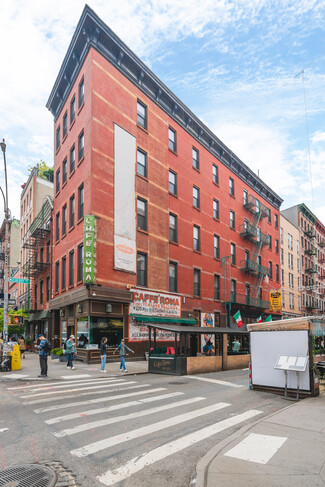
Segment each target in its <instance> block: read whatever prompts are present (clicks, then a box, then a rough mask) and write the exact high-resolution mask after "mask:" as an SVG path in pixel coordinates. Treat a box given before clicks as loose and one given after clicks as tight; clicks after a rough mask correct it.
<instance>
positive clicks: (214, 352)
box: [147, 323, 250, 375]
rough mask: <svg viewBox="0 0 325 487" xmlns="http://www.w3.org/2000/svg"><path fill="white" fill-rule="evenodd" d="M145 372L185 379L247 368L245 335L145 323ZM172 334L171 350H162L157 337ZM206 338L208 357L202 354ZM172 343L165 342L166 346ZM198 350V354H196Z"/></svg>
mask: <svg viewBox="0 0 325 487" xmlns="http://www.w3.org/2000/svg"><path fill="white" fill-rule="evenodd" d="M147 325H148V328H149V341H148V362H149V363H148V370H149V372H151V373H156V374H169V375H186V374H200V373H205V372H217V371H221V370H230V369H239V368H245V367H248V364H249V361H250V355H249V334H248V332H247V330H241V329H240V328H238V327H237V328H220V327H203V326H183V325H174V324H167V323H147ZM158 331H159V332H161V331H163V332H169V334H173V336H174V343H173V346H165V347H162V346H160V344H159V341H158V340H157V333H158ZM209 338H210V340H211V343H212V348H211V351H210V352H211V354H206V353H202V350H203V345H204V344H205V343H206V342H207V340H208V339H209ZM170 343H172V341H169V344H170ZM198 350H200V352H198Z"/></svg>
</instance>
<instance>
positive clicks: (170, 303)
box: [129, 289, 181, 342]
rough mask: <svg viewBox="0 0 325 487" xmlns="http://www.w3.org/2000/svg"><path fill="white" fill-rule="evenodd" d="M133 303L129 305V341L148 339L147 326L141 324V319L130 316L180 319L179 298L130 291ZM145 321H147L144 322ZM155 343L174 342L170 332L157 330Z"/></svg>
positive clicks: (169, 295)
mask: <svg viewBox="0 0 325 487" xmlns="http://www.w3.org/2000/svg"><path fill="white" fill-rule="evenodd" d="M131 292H132V293H133V302H132V303H131V304H130V320H129V341H130V342H141V341H147V340H148V339H149V331H148V326H147V325H145V324H144V323H141V319H140V318H137V320H136V319H134V318H133V317H132V315H137V317H139V315H142V316H144V317H149V316H152V317H161V318H164V317H166V318H169V319H170V318H173V317H174V318H180V317H181V298H180V296H175V295H172V294H164V293H156V292H153V291H142V290H139V289H131ZM139 321H140V322H139ZM146 321H147V320H146ZM156 339H157V341H170V340H175V336H174V334H173V333H171V332H167V331H163V330H157V338H156Z"/></svg>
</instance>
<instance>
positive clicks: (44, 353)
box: [36, 334, 51, 377]
mask: <svg viewBox="0 0 325 487" xmlns="http://www.w3.org/2000/svg"><path fill="white" fill-rule="evenodd" d="M38 338H39V340H40V344H39V345H37V346H36V348H37V350H39V352H38V355H39V362H40V366H41V374H40V375H39V376H38V377H47V357H48V356H49V355H50V353H51V344H50V342H49V341H48V340H47V339H46V338H45V336H44V335H43V334H40V335H38Z"/></svg>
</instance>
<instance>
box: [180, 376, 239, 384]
mask: <svg viewBox="0 0 325 487" xmlns="http://www.w3.org/2000/svg"><path fill="white" fill-rule="evenodd" d="M186 378H187V379H196V380H202V381H204V382H212V383H213V384H220V385H221V386H227V387H244V386H242V385H238V384H233V383H232V382H227V381H226V380H217V379H208V378H207V377H197V376H195V375H187V376H186Z"/></svg>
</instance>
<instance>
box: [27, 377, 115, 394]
mask: <svg viewBox="0 0 325 487" xmlns="http://www.w3.org/2000/svg"><path fill="white" fill-rule="evenodd" d="M118 382H122V379H121V380H114V381H112V380H110V379H108V380H102V381H101V384H100V385H96V386H92V387H89V386H88V385H87V386H85V387H78V384H77V387H76V388H75V389H65V390H64V391H60V393H64V394H65V393H66V392H76V391H85V390H87V391H89V390H90V389H105V387H109V385H110V384H112V385H113V386H115V385H116V384H117V383H118ZM73 385H75V384H73ZM69 387H71V385H69ZM53 394H56V395H58V394H59V392H58V391H49V392H39V393H37V394H33V395H32V396H31V394H29V395H28V396H20V398H21V399H27V398H29V397H37V396H38V397H39V396H52V395H53Z"/></svg>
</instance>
